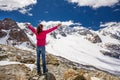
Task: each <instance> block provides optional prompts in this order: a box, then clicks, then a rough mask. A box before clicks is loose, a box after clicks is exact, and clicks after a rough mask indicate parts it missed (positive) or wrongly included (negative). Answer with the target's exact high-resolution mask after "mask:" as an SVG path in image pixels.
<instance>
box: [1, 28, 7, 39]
mask: <svg viewBox="0 0 120 80" xmlns="http://www.w3.org/2000/svg"><path fill="white" fill-rule="evenodd" d="M6 35H7V33H6V32H4V31H1V30H0V38H2V37H4V36H6Z"/></svg>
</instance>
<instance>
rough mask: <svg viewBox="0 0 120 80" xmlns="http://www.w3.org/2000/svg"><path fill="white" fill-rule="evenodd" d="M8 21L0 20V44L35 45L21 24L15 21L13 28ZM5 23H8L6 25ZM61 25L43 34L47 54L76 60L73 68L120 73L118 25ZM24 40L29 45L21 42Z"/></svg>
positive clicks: (32, 38) (27, 46)
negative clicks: (95, 27)
mask: <svg viewBox="0 0 120 80" xmlns="http://www.w3.org/2000/svg"><path fill="white" fill-rule="evenodd" d="M7 20H8V21H7ZM10 21H13V20H11V19H5V20H3V21H0V26H1V27H0V32H1V34H0V37H1V38H0V43H1V44H7V45H13V44H12V43H13V42H14V43H16V44H15V45H13V46H15V47H19V48H23V49H28V48H29V49H32V48H31V47H33V48H35V46H31V45H35V44H36V42H35V41H36V40H35V35H34V34H33V33H32V32H31V31H30V30H29V29H27V28H25V26H24V23H15V24H16V27H14V26H13V25H12V23H13V22H15V21H13V22H10ZM5 22H10V23H9V25H8V26H9V27H7V24H6V23H5ZM41 23H42V22H41ZM3 24H5V26H6V27H4V25H3ZM55 24H56V22H55V23H54V22H53V23H51V24H49V25H47V24H45V25H44V28H45V29H47V28H50V27H52V26H55ZM62 24H63V25H62V26H61V27H60V28H59V29H58V30H55V31H54V32H52V33H50V34H49V35H47V45H46V51H47V52H48V53H50V54H53V55H55V56H59V57H62V58H65V59H68V60H70V61H71V62H74V63H77V64H75V66H76V67H81V66H84V67H85V68H89V69H91V68H94V69H99V70H102V71H105V72H108V73H111V74H113V75H116V76H120V70H119V68H120V64H119V63H120V40H119V38H120V25H113V24H112V25H111V26H108V27H105V28H102V29H100V30H98V31H94V30H90V29H87V28H85V27H82V26H80V25H67V24H64V23H62ZM14 31H15V32H14ZM13 32H14V33H13ZM18 32H20V33H18ZM15 33H16V34H15ZM19 34H20V35H19ZM12 36H16V37H12ZM9 37H10V39H9ZM22 38H24V39H25V40H23V39H22ZM7 41H8V42H10V43H8V42H7ZM27 42H29V45H26V44H25V45H23V44H24V43H27Z"/></svg>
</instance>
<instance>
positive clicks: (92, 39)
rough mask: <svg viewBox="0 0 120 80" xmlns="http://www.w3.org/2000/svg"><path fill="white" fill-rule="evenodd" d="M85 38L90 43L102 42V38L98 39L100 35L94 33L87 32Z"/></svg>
mask: <svg viewBox="0 0 120 80" xmlns="http://www.w3.org/2000/svg"><path fill="white" fill-rule="evenodd" d="M86 39H87V40H89V41H90V42H92V43H101V42H102V40H101V39H100V37H99V36H98V35H97V34H96V33H93V34H88V35H87V36H86Z"/></svg>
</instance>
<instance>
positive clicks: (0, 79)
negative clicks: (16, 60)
mask: <svg viewBox="0 0 120 80" xmlns="http://www.w3.org/2000/svg"><path fill="white" fill-rule="evenodd" d="M29 77H30V69H29V68H28V67H26V66H25V65H24V64H10V65H4V66H0V80H28V79H29Z"/></svg>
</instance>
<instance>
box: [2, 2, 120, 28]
mask: <svg viewBox="0 0 120 80" xmlns="http://www.w3.org/2000/svg"><path fill="white" fill-rule="evenodd" d="M5 1H6V2H8V3H6V2H5ZM12 1H14V2H12ZM12 1H11V0H3V1H2V0H1V1H0V20H2V19H4V18H12V19H13V20H15V21H17V22H30V23H31V24H32V25H33V26H37V24H38V23H39V22H40V21H70V20H71V21H73V22H74V23H80V24H81V25H82V26H84V27H88V28H91V29H94V30H97V29H99V26H100V25H101V24H104V23H108V22H120V0H111V1H110V0H24V1H22V0H17V1H16V0H12ZM21 1H22V2H21ZM96 1H98V2H97V3H96ZM101 1H102V3H101Z"/></svg>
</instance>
